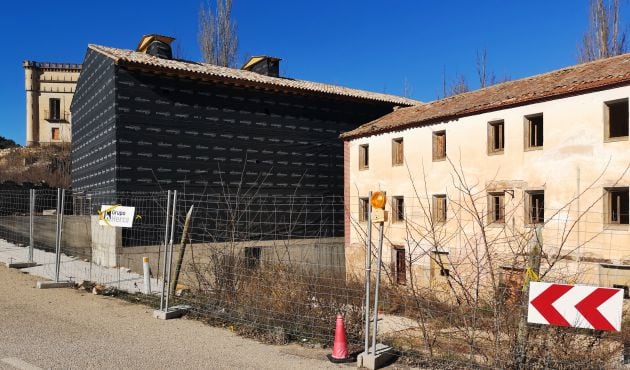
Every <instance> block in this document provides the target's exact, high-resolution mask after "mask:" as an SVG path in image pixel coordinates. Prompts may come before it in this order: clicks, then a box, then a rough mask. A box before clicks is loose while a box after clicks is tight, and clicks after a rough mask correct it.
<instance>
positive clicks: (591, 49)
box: [578, 0, 627, 63]
mask: <svg viewBox="0 0 630 370" xmlns="http://www.w3.org/2000/svg"><path fill="white" fill-rule="evenodd" d="M625 28H626V27H624V25H623V23H622V22H621V17H620V15H619V0H610V1H606V0H591V1H590V8H589V19H588V30H587V31H586V32H585V33H584V37H583V39H582V45H580V46H579V47H578V60H579V61H580V62H581V63H584V62H589V61H592V60H597V59H602V58H609V57H612V56H615V55H621V54H623V53H625V52H626V51H627V44H626V29H625Z"/></svg>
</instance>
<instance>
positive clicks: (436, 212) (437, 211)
mask: <svg viewBox="0 0 630 370" xmlns="http://www.w3.org/2000/svg"><path fill="white" fill-rule="evenodd" d="M433 221H434V222H446V195H444V194H438V195H434V196H433Z"/></svg>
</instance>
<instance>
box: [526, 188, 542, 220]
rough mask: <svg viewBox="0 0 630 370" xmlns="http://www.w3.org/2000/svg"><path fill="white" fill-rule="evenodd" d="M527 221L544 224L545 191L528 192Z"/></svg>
mask: <svg viewBox="0 0 630 370" xmlns="http://www.w3.org/2000/svg"><path fill="white" fill-rule="evenodd" d="M526 195H527V223H528V224H542V223H544V222H545V192H544V191H531V192H527V193H526Z"/></svg>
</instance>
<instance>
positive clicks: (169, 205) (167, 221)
mask: <svg viewBox="0 0 630 370" xmlns="http://www.w3.org/2000/svg"><path fill="white" fill-rule="evenodd" d="M170 212H171V191H170V190H169V191H168V194H167V200H166V218H165V221H164V261H163V266H164V268H163V269H162V293H161V294H160V311H164V293H165V292H166V290H165V288H166V254H167V249H168V231H169V230H168V228H169V215H170Z"/></svg>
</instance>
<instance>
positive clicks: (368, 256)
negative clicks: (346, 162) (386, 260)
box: [359, 191, 372, 354]
mask: <svg viewBox="0 0 630 370" xmlns="http://www.w3.org/2000/svg"><path fill="white" fill-rule="evenodd" d="M368 194H369V195H368V201H367V207H368V214H367V236H366V240H365V328H364V329H363V330H364V331H365V349H364V351H365V354H368V353H370V278H371V277H372V203H371V202H370V199H372V192H371V191H370V192H369V193H368ZM359 201H361V200H360V199H359Z"/></svg>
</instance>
